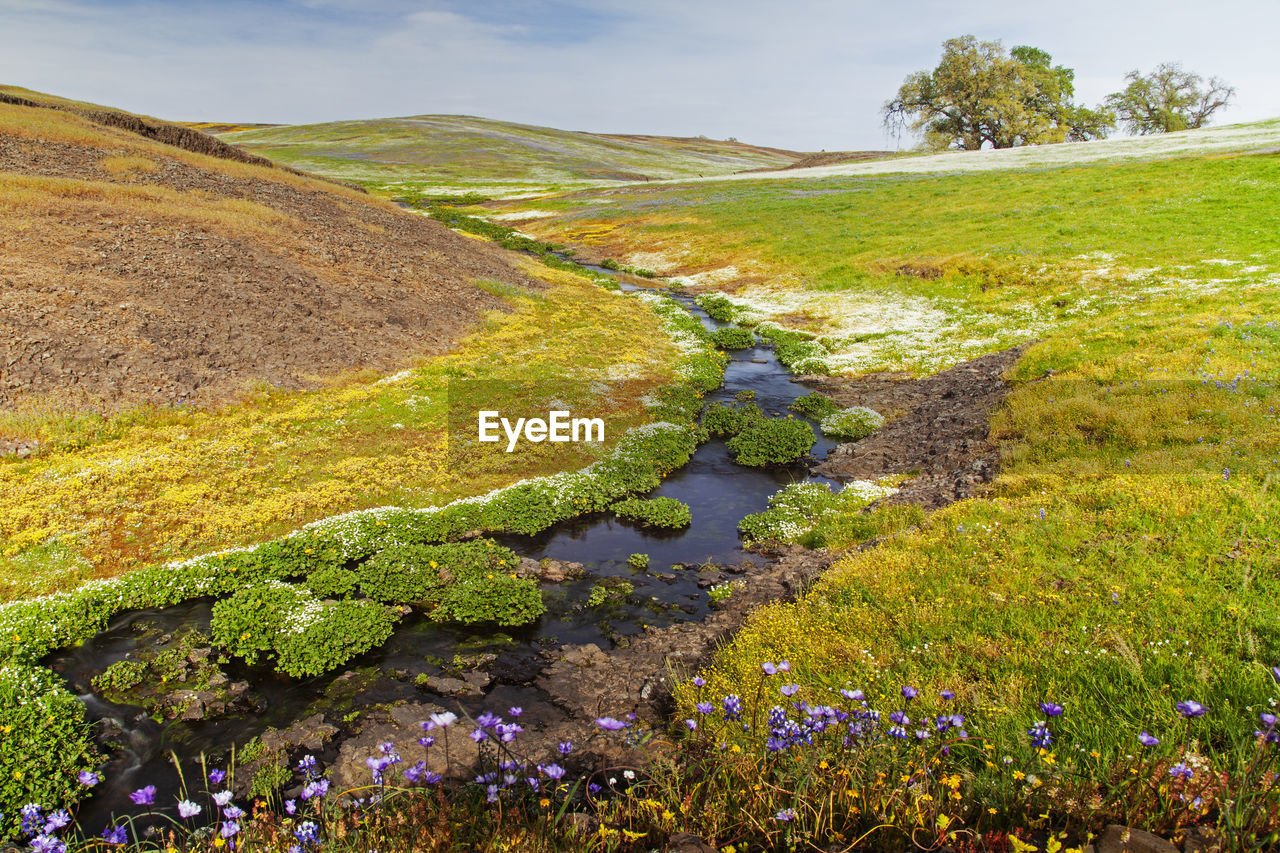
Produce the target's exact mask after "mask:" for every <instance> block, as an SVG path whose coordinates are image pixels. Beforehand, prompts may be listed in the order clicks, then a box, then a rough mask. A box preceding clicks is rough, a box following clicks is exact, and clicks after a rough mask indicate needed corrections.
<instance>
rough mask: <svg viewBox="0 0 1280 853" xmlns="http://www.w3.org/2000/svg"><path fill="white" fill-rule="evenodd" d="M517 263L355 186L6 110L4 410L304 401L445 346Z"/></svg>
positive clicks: (0, 213) (513, 276)
mask: <svg viewBox="0 0 1280 853" xmlns="http://www.w3.org/2000/svg"><path fill="white" fill-rule="evenodd" d="M481 279H490V280H499V281H503V282H508V283H511V284H516V285H520V286H525V287H537V286H539V285H538V284H537V283H536V282H534V281H532V280H530V279H528V278H527V277H525V276H524V275H523V274H521V273H520V272H518V271H517V270H516V269H515V268H514V267H513V266H512V262H511V261H510V259H509V256H507V255H505V254H504V253H502V252H500V251H499V250H496V249H493V248H491V247H489V246H487V245H485V244H482V243H479V242H477V241H474V240H471V239H468V238H465V237H462V236H459V235H457V234H454V233H453V232H451V231H449V230H447V229H446V228H444V227H442V226H440V225H439V224H438V223H435V222H433V221H430V220H427V219H425V218H423V217H420V216H416V215H412V214H409V213H407V212H404V211H402V210H400V209H398V208H396V207H394V206H392V205H390V204H387V203H385V202H382V201H378V200H376V199H372V198H369V197H367V196H365V195H363V194H362V193H359V192H357V191H354V190H351V189H348V188H344V187H338V186H333V185H331V184H328V183H325V182H321V181H316V180H311V179H308V178H304V177H301V176H298V175H295V174H290V173H289V172H286V171H284V170H279V169H274V168H270V167H263V166H260V165H256V164H249V163H239V162H229V161H226V160H221V159H216V158H214V157H210V156H204V155H202V154H199V153H193V152H191V151H188V150H183V149H180V148H176V147H174V146H171V145H166V144H164V143H163V142H161V141H157V140H155V139H149V138H144V137H142V136H139V135H137V134H134V133H131V132H129V131H127V130H124V129H121V128H117V127H104V126H101V125H100V124H96V123H94V122H91V121H89V120H88V119H86V118H84V117H82V116H78V115H75V114H72V113H68V112H65V111H59V110H52V109H47V108H41V107H33V106H23V105H16V104H0V407H12V406H14V405H16V404H17V403H18V402H19V401H20V400H21V399H23V398H30V397H43V398H54V399H56V400H59V401H61V402H70V403H76V404H79V405H85V406H92V407H95V408H97V407H102V408H108V409H110V408H119V407H121V406H127V405H133V404H136V403H143V402H150V403H163V402H174V401H180V400H181V401H193V402H198V403H202V404H203V403H212V402H218V401H222V400H227V399H231V398H234V397H235V396H237V395H238V394H241V393H243V392H244V391H245V390H246V389H248V388H251V387H253V386H255V385H257V384H260V383H267V384H269V385H275V386H283V387H289V388H299V387H308V386H311V385H314V384H316V383H317V382H319V381H321V380H322V378H324V377H329V376H332V375H334V374H339V373H341V372H343V371H348V370H352V369H359V368H366V367H372V368H377V369H382V370H390V369H395V368H396V367H398V366H401V365H403V364H405V363H406V362H407V361H409V360H411V359H412V358H413V357H415V356H417V355H421V354H429V353H434V352H438V351H441V350H443V349H445V348H447V346H448V345H449V343H450V342H452V341H453V340H455V339H457V338H458V337H459V336H460V335H462V334H463V333H465V332H466V331H468V330H469V329H471V328H472V327H473V326H474V324H475V323H476V321H477V319H478V318H479V317H480V316H481V315H482V314H483V312H485V311H487V310H490V309H494V308H498V307H501V305H502V303H501V301H500V300H499V299H497V298H496V297H494V296H491V295H490V294H489V293H487V292H486V291H485V290H483V289H481V288H479V287H477V286H476V285H475V282H476V281H477V280H481Z"/></svg>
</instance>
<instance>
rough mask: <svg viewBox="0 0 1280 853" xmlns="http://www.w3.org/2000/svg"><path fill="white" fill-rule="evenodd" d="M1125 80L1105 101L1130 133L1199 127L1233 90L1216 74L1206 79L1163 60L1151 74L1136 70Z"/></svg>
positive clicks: (1229, 99)
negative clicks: (1119, 88)
mask: <svg viewBox="0 0 1280 853" xmlns="http://www.w3.org/2000/svg"><path fill="white" fill-rule="evenodd" d="M1124 79H1125V83H1126V84H1128V85H1126V86H1125V88H1124V89H1123V90H1122V91H1119V92H1115V93H1113V94H1111V95H1108V96H1107V104H1108V106H1110V107H1111V108H1112V109H1113V110H1115V112H1116V114H1117V115H1118V116H1119V118H1120V123H1121V124H1123V125H1124V127H1125V129H1126V130H1128V131H1129V132H1130V133H1137V134H1144V135H1145V134H1149V133H1168V132H1169V131H1173V130H1191V129H1194V128H1197V127H1201V126H1203V125H1204V124H1205V122H1207V121H1208V120H1209V118H1210V117H1211V116H1212V115H1213V114H1214V113H1215V112H1217V111H1218V110H1220V109H1222V108H1223V107H1225V106H1227V104H1229V103H1230V102H1231V99H1232V98H1233V97H1235V94H1236V90H1235V89H1233V88H1232V87H1231V86H1228V85H1227V84H1226V83H1224V82H1223V81H1222V80H1220V79H1218V78H1217V77H1211V78H1209V82H1208V83H1205V82H1204V79H1203V78H1202V77H1201V76H1200V75H1199V74H1194V73H1192V72H1190V71H1184V70H1183V68H1182V66H1181V65H1180V64H1179V63H1177V62H1164V63H1161V64H1160V65H1158V66H1156V69H1155V70H1154V71H1152V72H1151V73H1150V74H1147V75H1145V76H1144V75H1142V74H1140V73H1138V71H1137V70H1134V71H1130V72H1129V73H1128V74H1126V75H1125V76H1124Z"/></svg>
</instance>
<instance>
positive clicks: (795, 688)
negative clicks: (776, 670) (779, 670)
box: [778, 684, 800, 696]
mask: <svg viewBox="0 0 1280 853" xmlns="http://www.w3.org/2000/svg"><path fill="white" fill-rule="evenodd" d="M778 691H779V692H780V693H781V694H782V695H783V696H794V695H796V694H797V693H799V692H800V685H799V684H784V685H782V686H781V687H779V688H778Z"/></svg>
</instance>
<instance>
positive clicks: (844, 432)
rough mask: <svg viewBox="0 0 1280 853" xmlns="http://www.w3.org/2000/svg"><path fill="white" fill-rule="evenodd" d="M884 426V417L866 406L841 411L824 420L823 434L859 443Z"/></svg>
mask: <svg viewBox="0 0 1280 853" xmlns="http://www.w3.org/2000/svg"><path fill="white" fill-rule="evenodd" d="M882 426H884V415H882V414H880V413H879V412H877V411H876V410H875V409H868V408H867V407H866V406H853V407H852V408H848V409H841V410H840V411H838V412H835V413H834V414H830V415H827V416H826V417H825V418H823V419H822V433H823V435H829V436H831V437H832V438H847V439H849V440H850V441H857V440H859V439H862V438H866V437H867V436H869V435H871V433H873V432H875V431H876V430H878V429H880V427H882Z"/></svg>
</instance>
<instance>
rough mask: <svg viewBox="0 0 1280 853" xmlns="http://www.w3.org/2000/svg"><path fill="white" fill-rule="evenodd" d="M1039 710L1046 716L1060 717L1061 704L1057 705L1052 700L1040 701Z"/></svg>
mask: <svg viewBox="0 0 1280 853" xmlns="http://www.w3.org/2000/svg"><path fill="white" fill-rule="evenodd" d="M1040 712H1041V713H1043V714H1044V715H1045V716H1047V717H1061V716H1062V706H1061V705H1058V704H1056V703H1054V702H1041V703H1040Z"/></svg>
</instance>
